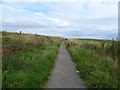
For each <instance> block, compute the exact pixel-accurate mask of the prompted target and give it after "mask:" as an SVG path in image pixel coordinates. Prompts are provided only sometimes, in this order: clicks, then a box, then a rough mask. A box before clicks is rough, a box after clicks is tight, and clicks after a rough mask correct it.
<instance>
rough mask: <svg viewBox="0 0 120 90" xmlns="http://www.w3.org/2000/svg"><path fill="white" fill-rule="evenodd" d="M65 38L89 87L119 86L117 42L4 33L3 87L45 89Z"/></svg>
mask: <svg viewBox="0 0 120 90" xmlns="http://www.w3.org/2000/svg"><path fill="white" fill-rule="evenodd" d="M62 41H64V42H65V44H66V47H67V49H68V51H69V52H70V54H71V57H72V60H73V61H74V62H75V63H76V68H77V70H78V71H79V75H80V77H81V78H82V79H83V80H84V81H85V84H86V86H87V87H88V88H117V87H118V71H119V70H118V52H119V50H120V49H119V48H118V42H116V41H113V40H97V39H67V40H65V39H64V38H59V37H50V36H42V35H37V34H35V35H33V34H23V33H11V32H2V46H3V47H2V51H3V56H2V76H3V78H2V85H3V88H45V87H46V85H47V81H48V77H49V76H50V75H51V71H52V69H53V67H54V65H55V60H56V58H57V54H58V48H59V46H60V43H61V42H62Z"/></svg>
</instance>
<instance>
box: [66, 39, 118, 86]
mask: <svg viewBox="0 0 120 90" xmlns="http://www.w3.org/2000/svg"><path fill="white" fill-rule="evenodd" d="M117 45H118V42H116V41H112V40H90V39H70V40H67V41H66V46H67V48H68V50H69V52H70V54H71V56H72V59H73V61H74V62H75V63H76V68H77V69H78V71H79V74H80V76H81V77H82V78H83V80H84V81H85V83H86V85H87V86H88V88H117V87H118V52H117V51H118V46H117Z"/></svg>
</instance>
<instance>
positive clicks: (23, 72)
mask: <svg viewBox="0 0 120 90" xmlns="http://www.w3.org/2000/svg"><path fill="white" fill-rule="evenodd" d="M23 36H25V37H27V38H23ZM8 38H9V39H8ZM29 38H30V39H29ZM41 38H42V39H41ZM51 39H54V41H52V40H51ZM20 41H22V42H20ZM60 43H61V39H56V38H51V37H45V36H44V37H43V36H35V35H30V37H29V35H26V34H18V33H7V32H6V33H4V34H3V45H4V46H3V51H4V50H6V49H7V51H5V54H4V53H3V54H4V55H3V58H2V63H3V79H2V85H3V88H44V87H45V86H46V84H47V80H48V77H49V75H50V74H51V71H52V69H53V67H54V64H55V60H56V58H57V53H58V48H59V45H60ZM9 50H10V52H9V53H8V51H9ZM6 53H8V54H6Z"/></svg>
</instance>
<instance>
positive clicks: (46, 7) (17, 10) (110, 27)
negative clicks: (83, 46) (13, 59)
mask: <svg viewBox="0 0 120 90" xmlns="http://www.w3.org/2000/svg"><path fill="white" fill-rule="evenodd" d="M0 5H1V7H2V10H3V12H2V14H3V20H2V25H3V29H4V30H7V31H15V32H19V31H20V30H22V31H23V32H25V33H38V34H43V35H52V36H61V37H69V38H75V37H77V38H83V37H84V38H85V37H86V38H101V39H111V38H112V37H115V36H117V19H118V18H117V14H118V12H117V2H116V1H114V0H109V2H108V0H106V1H104V0H98V1H95V0H89V1H88V0H81V2H79V3H78V2H3V3H2V4H0ZM106 12H107V13H106Z"/></svg>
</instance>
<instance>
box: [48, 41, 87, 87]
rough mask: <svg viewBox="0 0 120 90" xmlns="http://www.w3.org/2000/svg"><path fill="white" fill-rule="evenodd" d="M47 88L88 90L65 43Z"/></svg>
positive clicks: (62, 45)
mask: <svg viewBox="0 0 120 90" xmlns="http://www.w3.org/2000/svg"><path fill="white" fill-rule="evenodd" d="M47 88H86V86H85V85H84V81H83V80H82V79H81V78H80V77H79V74H78V73H77V70H76V67H75V63H74V62H73V61H72V60H71V56H70V54H69V53H68V51H67V49H66V46H65V44H64V42H62V43H61V45H60V48H59V53H58V58H57V60H56V64H55V68H54V69H53V72H52V75H51V77H50V79H49V80H48V86H47Z"/></svg>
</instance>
